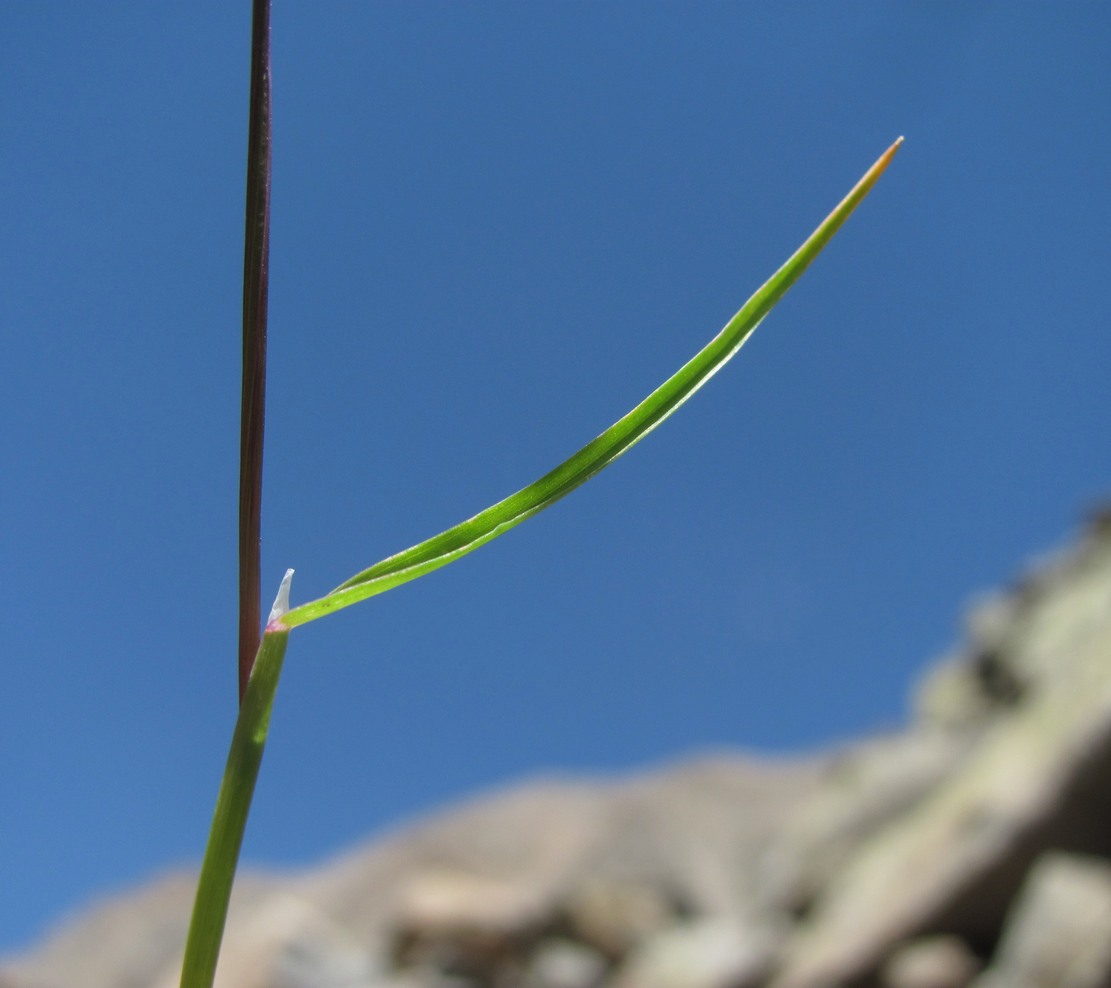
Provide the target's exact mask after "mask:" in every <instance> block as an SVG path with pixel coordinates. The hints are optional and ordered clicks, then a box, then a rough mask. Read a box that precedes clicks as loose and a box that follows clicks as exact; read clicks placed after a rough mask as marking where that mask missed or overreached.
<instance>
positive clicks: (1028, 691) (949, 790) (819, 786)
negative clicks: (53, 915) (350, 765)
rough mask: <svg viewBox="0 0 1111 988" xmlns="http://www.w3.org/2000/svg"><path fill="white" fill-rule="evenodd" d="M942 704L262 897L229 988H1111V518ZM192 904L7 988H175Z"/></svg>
mask: <svg viewBox="0 0 1111 988" xmlns="http://www.w3.org/2000/svg"><path fill="white" fill-rule="evenodd" d="M967 639H968V640H967V642H966V643H965V644H964V645H962V646H961V647H960V648H959V650H957V651H956V652H954V653H953V654H952V655H951V656H949V657H947V658H945V659H944V660H943V661H942V662H941V663H940V664H938V665H937V666H936V667H935V668H934V669H933V670H932V671H931V672H930V673H929V675H928V676H927V678H926V679H925V681H924V682H923V683H922V684H921V685H920V686H919V687H918V690H917V693H916V697H915V715H914V718H913V723H912V724H911V725H910V726H909V727H908V728H907V729H906V730H905V731H904V732H902V733H899V734H895V735H892V736H889V737H882V738H875V739H870V740H867V741H864V742H862V743H860V744H858V745H856V746H852V747H850V748H848V749H845V750H842V751H838V752H834V753H828V754H820V755H817V756H815V757H812V758H808V759H804V760H793V761H759V760H755V759H752V758H750V757H746V756H742V755H738V754H723V755H720V756H717V757H708V758H704V759H701V760H697V761H693V762H689V763H686V764H681V765H678V766H675V767H672V768H667V769H664V770H662V771H659V772H656V773H654V774H651V775H646V776H643V777H639V778H633V779H629V780H626V781H622V782H618V783H591V782H582V781H575V780H550V781H541V782H537V783H535V784H532V785H528V786H525V787H521V788H518V789H515V790H512V791H509V792H506V793H503V794H501V795H495V796H493V797H487V798H484V799H481V800H478V801H476V802H474V803H473V804H471V805H467V806H463V807H461V808H458V809H455V810H452V811H450V812H447V813H445V814H444V815H443V816H441V817H439V818H437V819H432V820H430V821H428V822H425V823H424V824H423V825H420V826H416V827H413V828H411V829H408V830H405V831H403V832H400V833H398V834H397V835H395V836H393V837H392V838H389V839H386V840H381V841H379V842H377V843H375V844H372V845H370V846H368V847H364V848H360V849H358V850H356V851H354V852H352V853H351V854H349V855H347V856H345V857H343V858H341V859H339V860H336V861H333V862H331V863H329V864H327V865H326V866H324V867H322V868H320V869H319V870H316V871H312V872H309V873H306V874H302V875H299V876H297V877H294V878H289V879H278V878H274V877H267V876H263V875H251V874H246V875H243V876H241V881H240V883H239V885H238V887H237V892H236V897H235V899H234V902H233V911H232V916H231V919H230V921H229V926H228V934H227V939H226V941H225V950H224V955H223V957H222V959H221V967H220V971H219V973H218V976H217V984H218V985H220V986H222V988H836V986H845V988H850V986H852V988H1034V986H1045V988H1111V511H1109V512H1107V513H1105V514H1104V515H1103V516H1102V517H1099V518H1097V519H1095V521H1094V522H1093V524H1092V525H1091V527H1090V529H1089V531H1088V532H1087V533H1086V534H1085V536H1084V537H1083V538H1082V539H1081V540H1080V541H1079V543H1078V544H1077V545H1074V546H1072V547H1071V548H1069V549H1068V550H1067V551H1065V552H1063V553H1060V554H1058V555H1057V556H1056V557H1054V558H1053V559H1051V560H1049V561H1046V562H1043V563H1042V564H1040V565H1039V566H1038V567H1036V568H1035V570H1034V571H1033V572H1032V573H1031V574H1030V575H1029V576H1027V577H1026V578H1024V579H1023V580H1022V581H1021V582H1020V583H1019V584H1018V585H1017V586H1016V587H1015V588H1013V589H1012V590H1010V591H1009V592H1007V593H1003V594H1000V595H998V596H996V597H992V598H990V599H987V600H985V601H982V602H981V603H979V604H978V605H977V606H976V607H975V608H974V609H973V610H972V612H971V614H970V615H969V619H968V632H967ZM192 893H193V877H192V876H191V875H188V874H180V875H170V876H167V877H164V878H163V879H161V880H160V881H157V882H154V883H152V884H151V885H149V886H148V887H146V888H143V889H140V890H138V891H136V892H133V893H130V894H128V895H125V896H122V897H120V898H118V899H116V900H114V901H109V902H105V903H102V904H100V905H98V906H96V907H95V908H93V909H91V910H90V911H88V912H87V913H86V914H84V915H83V916H80V917H78V918H77V919H76V920H74V921H73V922H71V923H70V924H69V925H68V926H67V927H65V928H63V929H61V930H59V931H58V932H57V933H55V934H54V935H53V936H52V937H50V938H49V939H47V940H46V941H45V942H44V943H42V944H41V945H40V946H39V947H37V948H36V949H35V950H33V951H32V952H30V953H29V954H27V955H26V956H23V957H19V958H12V959H9V960H8V961H7V962H6V963H4V964H0V988H176V986H177V979H178V964H179V958H180V951H181V946H182V943H183V940H184V935H185V929H186V924H187V921H188V914H189V908H190V900H191V896H192Z"/></svg>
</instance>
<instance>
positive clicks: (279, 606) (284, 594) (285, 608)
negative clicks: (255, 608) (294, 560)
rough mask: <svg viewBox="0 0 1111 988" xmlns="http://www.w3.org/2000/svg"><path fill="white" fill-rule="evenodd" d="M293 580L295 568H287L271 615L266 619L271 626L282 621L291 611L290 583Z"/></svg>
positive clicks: (268, 625) (271, 609)
mask: <svg viewBox="0 0 1111 988" xmlns="http://www.w3.org/2000/svg"><path fill="white" fill-rule="evenodd" d="M292 582H293V570H291V569H287V570H286V571H285V576H283V577H282V583H281V586H280V587H278V596H277V597H275V598H274V606H273V607H271V608H270V617H268V618H267V619H266V626H267V627H268V628H269V627H270V625H272V624H273V623H274V622H275V621H281V619H282V618H284V617H285V616H286V615H287V614H288V613H289V585H290V584H291V583H292Z"/></svg>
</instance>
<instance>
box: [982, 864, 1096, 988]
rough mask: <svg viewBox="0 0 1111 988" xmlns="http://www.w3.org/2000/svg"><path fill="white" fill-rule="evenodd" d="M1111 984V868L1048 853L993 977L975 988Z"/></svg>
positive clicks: (1014, 918) (1010, 924)
mask: <svg viewBox="0 0 1111 988" xmlns="http://www.w3.org/2000/svg"><path fill="white" fill-rule="evenodd" d="M1108 985H1111V864H1109V863H1108V862H1107V861H1100V860H1093V859H1090V858H1081V857H1075V856H1070V855H1065V854H1047V855H1045V856H1044V857H1043V858H1041V859H1040V860H1039V861H1038V863H1037V864H1036V865H1035V866H1034V868H1033V869H1032V870H1031V872H1030V876H1029V878H1028V879H1027V881H1026V884H1025V885H1024V887H1023V890H1022V893H1021V895H1020V896H1019V899H1018V901H1017V902H1016V903H1015V905H1014V907H1013V908H1012V910H1011V912H1010V914H1009V916H1008V920H1007V925H1006V929H1005V932H1004V934H1003V940H1002V942H1001V943H1000V945H999V950H998V952H997V955H996V958H995V961H994V963H993V965H992V970H991V971H990V973H988V974H986V975H985V976H984V977H983V978H981V979H979V980H978V981H977V982H976V984H975V988H1107V986H1108Z"/></svg>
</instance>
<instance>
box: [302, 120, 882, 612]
mask: <svg viewBox="0 0 1111 988" xmlns="http://www.w3.org/2000/svg"><path fill="white" fill-rule="evenodd" d="M902 142H903V139H902V138H901V137H900V138H899V139H898V140H897V141H896V142H895V143H894V144H892V145H891V147H890V148H888V149H887V151H885V152H884V154H883V155H881V156H880V158H879V159H878V160H877V161H876V163H875V164H874V165H872V167H871V168H870V169H869V170H868V171H867V172H866V173H865V174H864V176H863V177H862V178H861V179H860V181H859V182H857V184H856V185H855V186H854V187H853V189H852V191H851V192H849V194H848V195H847V196H846V197H845V198H844V199H843V200H842V201H841V202H840V203H839V204H838V206H837V207H836V208H835V209H834V210H833V212H831V213H830V214H829V216H828V217H826V219H825V220H824V221H823V222H822V223H821V224H820V225H819V226H818V228H817V229H816V230H815V231H814V232H813V233H812V234H811V235H810V236H809V237H808V238H807V239H806V241H805V242H804V243H803V244H802V246H801V247H799V248H798V250H796V251H795V253H794V254H792V255H791V257H790V258H789V259H788V260H787V262H786V263H785V264H783V266H782V267H780V269H779V270H778V271H776V273H775V274H773V275H772V277H771V278H769V279H768V281H766V282H765V283H764V285H763V286H762V287H761V288H760V289H759V290H758V291H757V292H756V293H755V294H754V295H753V296H752V297H751V298H750V299H749V300H748V301H747V302H746V303H745V304H744V305H743V306H742V307H741V309H740V310H739V311H738V312H737V314H736V315H734V316H733V318H732V319H730V320H729V322H728V323H726V325H725V327H724V328H723V329H722V330H721V332H720V333H718V335H717V336H715V337H714V338H713V339H712V340H711V341H710V342H709V343H708V344H707V345H706V346H705V347H703V349H702V350H700V351H699V352H698V353H697V354H696V355H695V356H694V357H692V358H691V359H690V360H689V361H688V362H687V363H686V364H684V365H683V366H682V367H681V368H679V370H678V371H676V372H675V373H674V374H673V375H672V376H671V377H669V378H668V379H667V380H666V381H665V382H664V383H663V384H661V385H660V386H659V387H658V388H657V389H656V390H655V391H653V392H652V393H651V394H650V395H649V396H648V397H647V398H645V399H644V400H643V401H642V402H640V404H638V405H637V406H636V407H635V408H634V409H633V410H632V411H630V412H629V413H628V414H626V415H625V416H623V417H622V418H621V419H619V420H618V421H617V422H615V423H614V424H613V425H612V426H610V427H609V428H608V429H606V430H605V431H604V432H603V433H601V434H600V435H599V436H597V437H596V438H595V439H593V440H591V442H589V443H587V445H586V446H584V447H583V448H582V449H581V450H579V451H578V452H577V453H575V454H574V455H573V456H571V457H570V458H568V459H567V460H565V461H564V462H563V463H561V464H560V465H559V466H557V467H556V468H555V469H554V470H551V471H549V472H548V473H546V474H545V475H544V476H543V477H541V478H540V479H539V480H537V481H535V482H534V483H532V484H530V485H529V486H528V487H525V488H523V489H521V490H519V491H517V492H516V493H515V494H511V495H510V496H509V497H507V498H505V499H504V500H502V501H499V502H498V503H497V504H494V505H492V506H491V507H489V508H487V509H486V510H485V511H481V512H479V513H478V514H477V515H475V516H474V517H472V518H468V519H467V520H466V521H464V522H461V523H460V524H458V525H456V526H454V527H453V528H449V529H447V530H446V531H444V532H441V533H440V534H439V535H435V536H433V537H432V538H430V539H428V540H426V541H424V542H421V543H419V544H418V545H415V546H413V547H411V548H409V549H406V550H404V551H403V552H399V553H397V554H396V555H393V556H389V557H388V558H386V559H383V560H382V561H381V562H379V563H376V564H375V565H374V566H371V567H370V568H369V569H365V570H363V571H362V572H361V573H357V574H356V575H355V576H353V577H351V579H350V580H348V581H346V582H345V583H343V584H341V585H340V586H338V587H337V588H336V589H335V590H333V591H332V592H331V593H330V594H328V595H327V596H325V597H321V598H320V599H319V600H314V601H310V602H309V603H307V604H302V605H301V606H300V607H296V608H294V609H293V610H291V611H290V612H289V613H288V614H287V615H286V616H285V618H284V622H283V623H284V624H285V625H286V626H288V627H290V628H292V627H296V626H298V625H301V624H306V623H308V622H309V621H314V620H316V619H318V618H321V617H323V616H324V615H325V614H330V613H332V612H333V611H337V610H340V609H342V608H344V607H349V606H350V605H351V604H355V603H358V602H359V601H361V600H366V599H367V598H369V597H373V596H375V595H377V594H380V593H383V592H385V591H386V590H392V589H393V588H394V587H397V586H400V585H401V584H403V583H408V582H409V581H410V580H414V579H416V578H417V577H420V576H424V575H425V574H427V573H431V572H432V571H433V570H436V569H439V568H440V567H441V566H446V565H447V564H448V563H450V562H454V561H455V560H456V559H459V558H460V557H462V556H464V555H467V554H468V553H470V552H473V551H474V550H475V549H477V548H479V547H480V546H482V545H485V544H486V543H487V542H489V541H491V540H492V539H495V538H497V537H498V536H499V535H502V534H504V533H505V532H507V531H509V530H510V529H511V528H514V527H516V526H517V525H519V524H520V523H521V522H523V521H525V520H526V519H528V518H531V517H532V516H533V515H535V514H537V513H538V512H540V511H543V510H544V509H545V508H547V507H550V506H551V505H552V504H554V503H555V502H556V501H558V500H560V498H563V497H565V496H566V495H568V494H570V493H571V491H573V490H574V489H575V488H577V487H579V486H581V485H582V484H584V483H586V481H587V480H589V479H590V478H591V477H593V476H594V475H595V474H597V473H599V472H600V471H601V470H603V469H605V468H606V467H607V466H609V464H611V463H612V462H613V461H614V460H616V459H617V458H618V457H620V456H621V455H623V454H624V453H626V452H627V451H628V450H630V449H631V448H632V447H633V446H635V445H636V444H637V443H638V442H640V440H642V439H643V438H644V437H645V436H647V435H648V433H650V432H651V431H652V430H653V429H655V428H656V427H657V426H658V425H660V424H661V423H662V422H663V421H664V420H665V419H667V418H668V417H669V416H670V415H672V414H673V413H674V412H675V411H676V410H677V409H678V408H679V407H680V406H681V405H682V404H683V403H684V402H686V401H687V400H688V399H689V398H690V397H691V396H692V395H693V394H694V393H695V392H696V391H697V390H698V389H699V388H701V387H702V385H704V384H705V383H706V382H707V381H708V380H709V379H710V378H711V377H713V376H714V374H716V373H717V372H718V371H719V370H721V368H722V367H724V366H725V364H726V363H727V362H728V361H729V359H730V358H731V357H732V356H733V355H734V354H735V353H736V352H737V351H738V350H739V349H740V348H741V346H742V345H743V344H744V342H745V340H747V339H748V337H749V336H750V335H751V334H752V332H753V330H754V329H756V327H757V326H758V325H759V324H760V323H761V321H763V319H764V317H765V316H766V315H767V314H768V313H769V312H770V311H771V310H772V308H774V307H775V305H776V304H777V303H778V302H779V301H780V299H782V298H783V296H784V295H786V294H787V291H788V290H789V289H790V288H791V286H792V285H794V283H795V282H796V281H798V279H799V278H800V277H801V276H802V274H803V272H804V271H805V270H806V269H807V268H808V267H809V266H810V264H811V262H812V261H813V260H814V259H815V258H816V257H817V256H818V254H819V253H821V251H822V249H823V248H824V247H825V246H826V244H827V243H829V241H830V239H832V237H833V235H834V234H835V233H836V232H837V231H838V230H839V229H840V228H841V226H842V225H843V224H844V222H845V220H847V219H848V218H849V216H850V215H851V214H852V212H853V210H855V209H856V207H857V206H858V205H859V204H860V203H861V201H863V199H864V197H865V196H867V194H868V193H869V192H870V191H871V189H872V187H873V186H874V185H875V183H876V182H877V181H878V180H879V177H880V175H882V174H883V172H884V170H885V169H886V168H887V166H888V164H890V162H891V159H892V158H893V157H894V155H895V152H896V151H897V150H898V149H899V146H900V145H901V144H902Z"/></svg>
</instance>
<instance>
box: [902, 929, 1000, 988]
mask: <svg viewBox="0 0 1111 988" xmlns="http://www.w3.org/2000/svg"><path fill="white" fill-rule="evenodd" d="M980 967H981V965H980V961H979V959H978V958H977V957H976V956H975V955H974V954H973V953H972V951H971V950H969V949H968V945H967V944H966V943H965V942H964V941H963V940H961V939H960V938H959V937H953V936H935V937H923V938H922V939H920V940H912V941H911V942H910V943H907V944H904V945H903V946H901V947H898V948H897V949H896V950H895V951H894V953H892V955H891V956H890V957H889V958H888V960H887V963H886V964H885V965H884V968H883V974H882V976H881V978H880V980H881V982H882V983H883V988H968V986H969V985H970V984H971V983H972V979H973V978H974V977H975V976H976V974H977V973H978V972H979V970H980Z"/></svg>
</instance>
